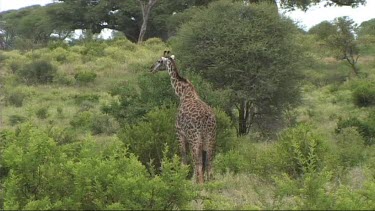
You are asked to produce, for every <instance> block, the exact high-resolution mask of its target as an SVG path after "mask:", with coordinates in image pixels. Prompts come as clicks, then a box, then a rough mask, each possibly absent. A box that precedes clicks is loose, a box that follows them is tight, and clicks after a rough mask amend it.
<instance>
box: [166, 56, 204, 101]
mask: <svg viewBox="0 0 375 211" xmlns="http://www.w3.org/2000/svg"><path fill="white" fill-rule="evenodd" d="M167 70H168V74H169V76H170V77H171V84H172V87H173V89H174V90H175V93H176V95H177V96H178V97H179V98H180V100H183V99H185V98H190V97H198V95H197V93H196V92H195V88H194V86H193V85H192V84H191V83H190V82H189V81H188V80H186V79H185V78H183V77H181V76H180V74H179V73H178V70H177V67H176V63H175V62H174V61H173V60H172V59H169V60H168V61H167Z"/></svg>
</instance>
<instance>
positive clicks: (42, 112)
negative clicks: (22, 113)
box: [35, 107, 48, 119]
mask: <svg viewBox="0 0 375 211" xmlns="http://www.w3.org/2000/svg"><path fill="white" fill-rule="evenodd" d="M35 114H36V116H37V117H38V118H39V119H46V118H47V117H48V108H46V107H42V108H39V109H37V110H36V112H35Z"/></svg>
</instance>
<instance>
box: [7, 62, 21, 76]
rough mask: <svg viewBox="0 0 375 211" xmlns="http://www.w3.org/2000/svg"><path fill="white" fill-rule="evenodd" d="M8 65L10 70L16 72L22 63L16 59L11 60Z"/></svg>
mask: <svg viewBox="0 0 375 211" xmlns="http://www.w3.org/2000/svg"><path fill="white" fill-rule="evenodd" d="M9 67H10V70H11V71H12V73H16V72H17V71H18V70H20V69H21V68H22V64H20V63H19V62H17V61H12V62H11V63H10V64H9Z"/></svg>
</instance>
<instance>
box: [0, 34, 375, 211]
mask: <svg viewBox="0 0 375 211" xmlns="http://www.w3.org/2000/svg"><path fill="white" fill-rule="evenodd" d="M88 45H89V44H87V45H86V46H84V45H83V46H73V47H70V48H68V49H63V48H56V49H53V50H49V49H47V48H46V49H40V50H35V51H33V52H27V53H20V52H19V51H10V52H4V53H3V54H4V55H5V56H6V57H7V59H6V60H5V62H4V65H1V66H0V72H1V75H0V77H1V80H0V81H5V83H4V90H5V91H7V92H22V93H24V94H25V95H26V98H25V100H24V102H23V105H22V106H21V107H15V106H12V105H9V104H7V103H6V98H4V97H1V98H0V106H1V108H2V109H1V110H2V112H1V118H0V120H1V126H2V128H5V129H11V128H12V129H15V128H17V124H15V125H12V124H11V118H12V115H19V116H22V117H25V118H26V119H27V120H29V121H31V122H32V123H34V124H36V125H40V126H42V127H44V128H46V129H49V130H50V131H52V132H53V133H55V134H56V136H57V135H59V134H60V133H62V134H63V132H61V131H62V130H63V129H65V128H68V127H70V122H71V120H72V119H74V118H75V115H76V114H79V113H81V112H82V104H80V103H77V100H76V96H84V95H97V96H99V99H98V101H93V102H90V106H91V108H89V111H90V112H92V113H100V112H101V111H100V108H101V106H102V105H106V104H109V102H111V101H112V100H115V99H116V97H114V96H111V95H110V94H109V92H110V90H111V89H113V88H114V87H116V86H118V84H119V83H122V84H124V83H126V84H129V85H131V86H133V85H134V86H136V85H137V83H138V81H137V80H138V77H139V76H140V75H141V74H143V73H145V72H148V68H149V67H150V66H151V64H152V63H153V61H154V60H156V58H157V57H158V56H160V55H161V52H163V51H164V50H165V49H167V46H166V44H164V43H162V42H161V41H160V40H157V39H152V40H149V41H147V42H145V43H144V44H142V45H135V44H133V43H130V42H129V41H127V40H117V41H111V42H108V43H106V44H95V45H93V46H91V47H90V46H88ZM98 46H99V47H98ZM87 49H91V51H89V52H91V53H87V54H83V52H85V51H86V50H87ZM371 49H372V50H371ZM374 49H375V46H374V47H373V48H369V47H367V49H366V52H373V50H374ZM96 54H98V55H96ZM35 57H37V58H44V59H49V60H51V62H52V63H53V64H54V65H56V66H57V67H58V71H59V74H61V77H63V79H64V77H65V79H67V80H68V81H69V80H70V82H69V83H67V84H63V83H57V82H56V83H52V84H47V85H31V86H26V85H24V84H23V83H21V82H19V81H17V79H16V78H15V77H14V76H13V73H12V70H11V64H12V63H14V62H17V63H19V64H20V65H24V64H26V63H28V62H29V61H30V60H31V59H32V58H35ZM359 64H360V67H361V71H362V72H363V73H364V74H366V79H363V78H359V79H350V80H349V79H348V77H347V73H348V72H349V71H350V69H349V68H348V67H347V66H346V65H345V64H344V63H343V62H338V61H336V60H334V59H332V58H321V60H317V61H316V63H315V64H314V65H313V66H311V67H308V68H306V69H305V71H304V73H305V76H306V77H305V81H304V86H303V93H302V95H303V100H302V103H301V105H300V106H299V107H297V108H295V110H294V111H293V112H292V114H293V115H294V117H295V119H296V120H297V123H309V124H311V125H313V128H314V132H316V133H319V134H321V135H322V136H323V138H324V139H325V140H328V142H330V144H335V138H336V134H335V132H334V130H335V128H336V126H337V122H338V119H339V118H343V119H346V118H349V117H358V118H359V119H366V118H367V116H368V113H369V112H370V110H371V109H372V108H358V107H356V106H355V105H354V104H353V101H352V97H351V96H352V90H353V89H352V88H353V86H355V84H356V83H362V82H363V81H364V80H368V81H372V82H375V74H374V71H375V57H374V56H372V55H364V56H361V57H360V59H359ZM81 70H88V71H93V72H95V73H96V74H97V78H96V79H95V80H94V82H91V83H88V84H86V85H78V84H76V83H75V81H74V75H75V74H76V73H77V72H79V71H81ZM40 108H46V109H47V113H48V115H47V118H46V119H41V118H38V117H37V115H36V111H37V110H38V109H40ZM73 129H75V130H76V131H75V133H76V134H73V135H77V136H76V137H75V140H76V141H79V140H83V139H84V138H87V137H91V138H93V139H95V140H96V141H97V142H99V143H101V144H103V145H105V144H106V143H107V141H108V140H113V139H117V137H116V134H97V135H92V133H91V132H90V131H89V130H86V129H82V128H73ZM52 132H51V133H52ZM171 132H173V131H171ZM251 140H253V138H250V137H244V138H242V139H241V140H240V141H237V142H236V144H235V147H234V150H236V152H238V154H239V155H237V154H236V153H234V154H233V156H232V157H231V156H228V157H224V158H233V159H236V158H241V159H243V163H241V165H240V166H241V168H242V169H239V171H238V172H237V173H234V172H231V171H227V172H223V173H220V172H219V171H217V172H216V173H215V180H213V181H210V182H208V183H206V184H205V185H204V186H203V187H200V194H199V197H198V199H197V200H195V201H192V202H191V203H190V205H189V207H188V208H189V209H194V210H195V209H196V210H201V209H236V210H241V209H242V210H246V209H286V208H293V206H297V204H298V203H300V202H299V201H296V200H297V196H296V195H290V196H288V197H284V198H282V199H281V198H277V196H276V194H277V189H278V186H277V185H276V184H275V181H274V177H275V176H280V174H281V172H276V173H275V171H277V168H276V167H274V166H273V164H274V162H275V160H277V159H278V158H277V157H276V156H275V154H274V152H275V150H274V148H275V146H276V144H277V139H275V140H270V141H269V142H254V141H251ZM364 153H365V154H366V156H367V157H366V160H367V161H366V162H364V163H361V164H360V165H358V166H354V167H350V168H348V169H343V170H342V172H336V174H335V175H339V176H337V177H336V178H334V179H333V180H332V181H330V183H329V185H330V187H331V186H332V188H333V189H334V188H336V186H339V185H340V184H341V183H342V184H344V185H346V186H348V187H349V188H353V189H359V190H360V189H361V188H362V187H363V186H364V184H366V183H373V180H372V179H371V178H373V176H374V175H375V172H374V170H373V167H374V164H373V163H375V162H373V161H375V158H374V157H375V153H374V146H371V147H370V146H369V147H367V148H366V150H365V151H364ZM236 156H239V157H236ZM241 156H242V157H241ZM218 157H219V156H218ZM221 158H223V157H221ZM228 165H230V162H229V164H228ZM300 179H301V178H300ZM302 179H303V178H302ZM302 179H301V180H302ZM291 181H292V182H293V183H295V184H297V183H299V182H300V180H298V179H296V180H291ZM302 181H303V180H302ZM284 182H285V181H284ZM300 188H301V189H303V188H305V187H304V186H301V187H300ZM1 191H2V190H1ZM298 200H300V199H298ZM294 208H295V209H298V207H294Z"/></svg>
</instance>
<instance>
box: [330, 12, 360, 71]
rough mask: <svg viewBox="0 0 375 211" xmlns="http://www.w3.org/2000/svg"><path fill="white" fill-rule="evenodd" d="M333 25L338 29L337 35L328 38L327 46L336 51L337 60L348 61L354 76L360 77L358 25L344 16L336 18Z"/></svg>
mask: <svg viewBox="0 0 375 211" xmlns="http://www.w3.org/2000/svg"><path fill="white" fill-rule="evenodd" d="M333 25H334V26H335V27H336V33H334V34H333V35H331V36H329V37H328V39H327V44H328V46H329V47H330V48H332V49H333V50H334V56H335V57H336V59H343V60H346V61H347V63H348V64H349V66H350V67H351V69H352V71H353V73H354V75H355V76H358V73H359V68H358V66H357V62H358V58H359V48H358V44H357V40H356V38H355V35H354V33H355V32H356V30H357V24H355V23H354V21H353V20H352V19H350V18H349V17H347V16H344V17H339V18H336V19H335V20H334V21H333Z"/></svg>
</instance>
